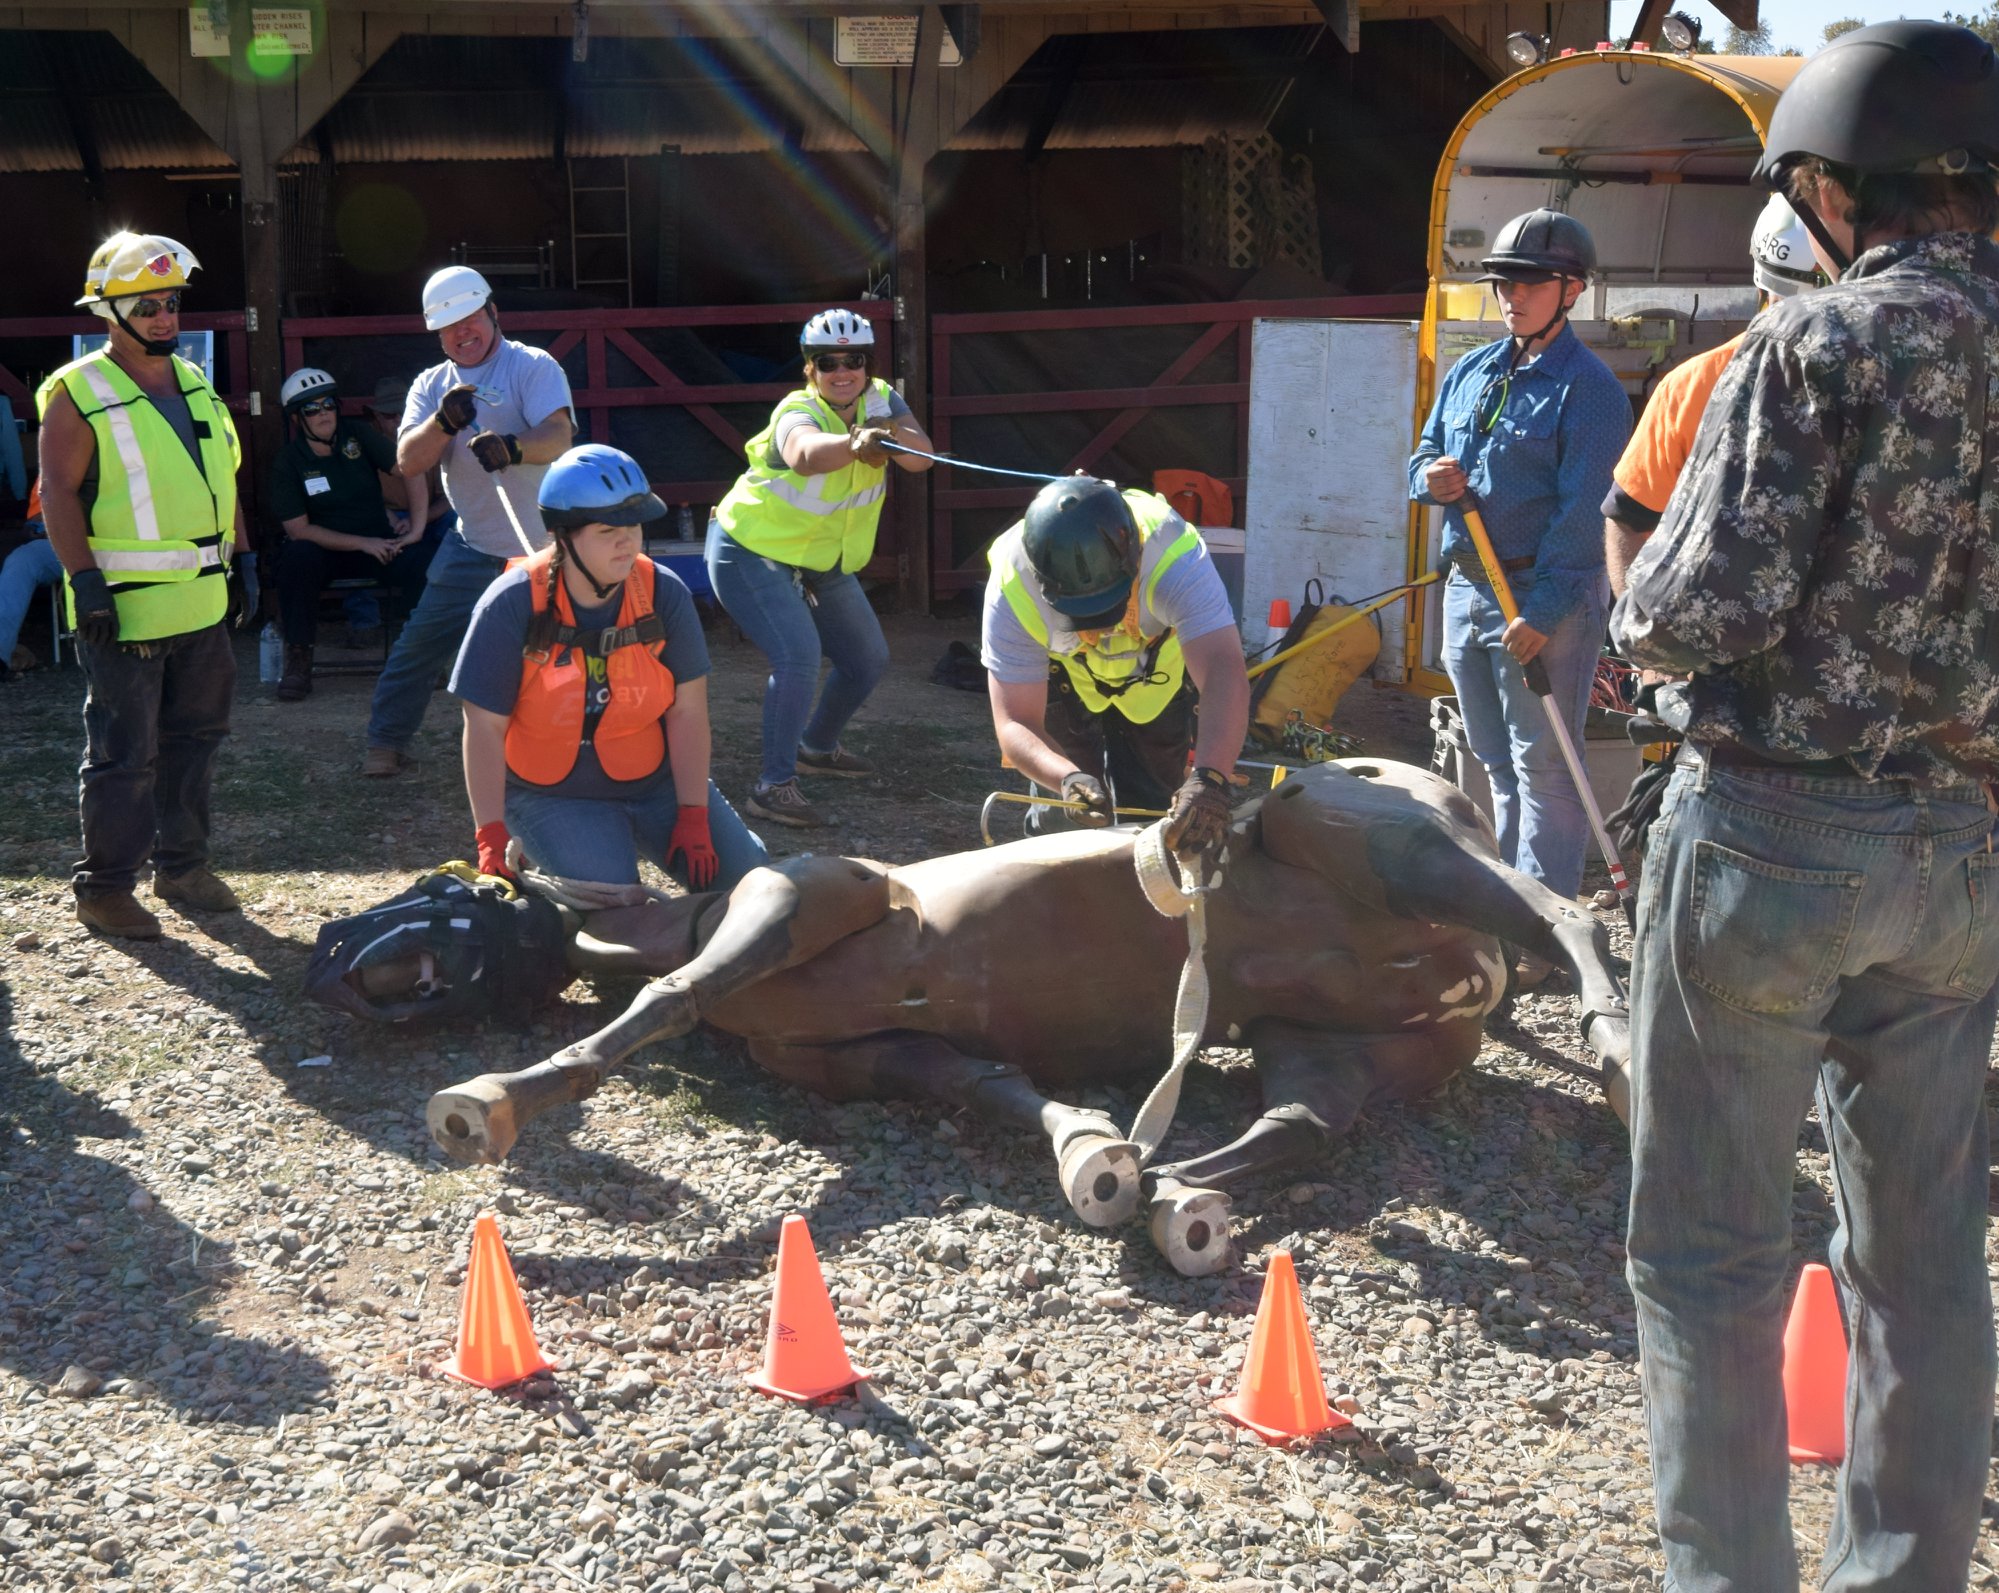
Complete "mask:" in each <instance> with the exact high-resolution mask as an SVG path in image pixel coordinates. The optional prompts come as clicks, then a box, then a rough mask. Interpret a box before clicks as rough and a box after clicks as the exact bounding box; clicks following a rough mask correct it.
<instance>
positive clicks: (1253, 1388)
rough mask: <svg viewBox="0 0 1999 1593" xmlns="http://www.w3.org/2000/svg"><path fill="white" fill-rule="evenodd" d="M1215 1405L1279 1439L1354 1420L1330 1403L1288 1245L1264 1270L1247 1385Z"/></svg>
mask: <svg viewBox="0 0 1999 1593" xmlns="http://www.w3.org/2000/svg"><path fill="white" fill-rule="evenodd" d="M1215 1409H1217V1410H1219V1411H1221V1412H1222V1413H1223V1414H1224V1415H1225V1416H1228V1417H1230V1418H1232V1419H1233V1420H1235V1421H1238V1422H1241V1423H1242V1425H1243V1426H1245V1427H1247V1428H1248V1429H1249V1430H1250V1431H1251V1432H1254V1433H1259V1434H1261V1435H1262V1436H1263V1437H1264V1438H1265V1439H1267V1440H1269V1441H1270V1442H1271V1443H1273V1444H1275V1443H1282V1442H1283V1441H1284V1440H1285V1439H1287V1438H1309V1437H1311V1436H1312V1435H1313V1434H1314V1433H1323V1432H1326V1431H1328V1430H1330V1429H1332V1428H1335V1427H1351V1426H1352V1425H1353V1423H1352V1422H1350V1421H1348V1420H1347V1419H1346V1417H1344V1416H1342V1415H1341V1414H1340V1413H1339V1412H1338V1411H1336V1410H1334V1409H1333V1408H1332V1406H1330V1405H1328V1404H1327V1403H1326V1380H1325V1379H1324V1378H1323V1377H1321V1376H1320V1375H1319V1352H1318V1350H1317V1349H1315V1348H1314V1347H1313V1344H1312V1327H1311V1324H1310V1323H1308V1322H1307V1321H1306V1320H1305V1301H1304V1297H1303V1296H1301V1295H1300V1294H1299V1293H1298V1274H1297V1272H1296V1271H1294V1270H1293V1268H1292V1265H1291V1252H1290V1251H1288V1250H1279V1251H1277V1252H1275V1253H1274V1254H1273V1255H1272V1256H1271V1258H1270V1270H1269V1271H1268V1272H1266V1273H1265V1274H1264V1275H1263V1300H1262V1302H1261V1303H1260V1304H1259V1305H1258V1306H1257V1308H1256V1327H1255V1328H1254V1329H1253V1330H1252V1331H1251V1333H1250V1336H1249V1359H1248V1360H1247V1361H1245V1362H1244V1363H1243V1368H1242V1388H1241V1390H1240V1391H1239V1392H1238V1393H1235V1394H1232V1395H1230V1396H1229V1398H1227V1399H1221V1400H1216V1401H1215Z"/></svg>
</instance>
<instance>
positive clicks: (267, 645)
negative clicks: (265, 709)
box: [257, 620, 285, 686]
mask: <svg viewBox="0 0 1999 1593" xmlns="http://www.w3.org/2000/svg"><path fill="white" fill-rule="evenodd" d="M284 673H285V639H284V637H283V636H282V635H281V634H280V633H279V631H278V622H277V621H276V620H271V621H270V622H269V623H268V624H266V625H265V626H264V634H263V635H262V637H260V638H259V639H258V642H257V679H259V680H261V681H262V682H263V683H264V684H265V685H266V686H275V685H276V684H277V683H278V682H279V681H280V680H282V679H283V678H284Z"/></svg>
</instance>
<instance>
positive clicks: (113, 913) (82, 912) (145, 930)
mask: <svg viewBox="0 0 1999 1593" xmlns="http://www.w3.org/2000/svg"><path fill="white" fill-rule="evenodd" d="M76 921H77V922H78V923H79V924H82V925H83V926H84V927H85V928H86V929H94V930H96V931H97V933H98V934H100V935H116V936H117V937H118V938H119V939H120V940H158V939H159V938H160V921H159V920H158V919H157V918H155V917H154V916H153V915H152V914H151V913H149V912H147V911H146V909H145V908H143V907H141V906H140V905H139V899H138V898H137V897H136V896H134V895H133V894H132V893H131V892H130V891H94V892H92V893H91V894H90V895H88V896H79V897H77V899H76Z"/></svg>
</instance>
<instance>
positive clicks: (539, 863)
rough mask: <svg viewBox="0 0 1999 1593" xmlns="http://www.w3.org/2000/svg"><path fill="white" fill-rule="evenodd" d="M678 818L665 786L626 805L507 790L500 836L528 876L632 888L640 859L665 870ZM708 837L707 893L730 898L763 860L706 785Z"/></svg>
mask: <svg viewBox="0 0 1999 1593" xmlns="http://www.w3.org/2000/svg"><path fill="white" fill-rule="evenodd" d="M679 816H680V800H679V798H678V797H676V796H675V795H674V793H673V782H672V781H671V780H662V781H661V782H660V783H659V784H658V786H656V787H655V788H654V789H653V790H652V791H650V792H648V793H647V794H646V795H644V796H642V797H638V798H636V799H634V800H632V801H604V800H599V799H595V798H591V797H564V796H556V795H554V794H553V793H551V792H547V791H529V790H524V789H523V788H521V787H520V786H514V785H510V786H508V787H507V828H508V829H510V830H512V831H513V833H514V834H516V835H518V836H519V837H520V838H521V845H522V846H523V847H524V848H525V849H526V851H527V855H528V859H529V861H530V862H532V863H533V864H534V866H535V867H536V868H538V869H541V870H542V871H543V872H545V873H550V874H560V875H562V876H563V877H564V878H565V879H581V880H595V881H597V882H598V883H600V884H605V885H635V884H637V883H638V878H639V859H640V858H641V857H646V858H650V859H651V860H652V861H653V862H655V863H658V864H660V865H661V866H662V867H663V866H664V865H665V862H666V843H667V840H668V839H669V837H671V836H672V834H673V821H674V820H675V819H676V818H678V817H679ZM708 832H709V835H710V836H711V837H712V838H713V840H714V842H715V856H716V860H717V869H716V874H715V882H714V883H713V884H712V885H710V886H708V887H707V888H708V889H709V890H713V891H726V890H733V889H734V888H735V886H736V884H737V883H738V882H739V881H740V880H741V879H742V877H743V876H744V875H745V874H747V873H749V871H750V870H751V869H753V868H760V867H762V866H763V864H765V863H766V862H768V861H769V860H770V854H769V853H768V852H766V851H765V850H764V844H763V842H762V841H760V840H758V839H757V837H756V836H754V835H752V834H751V833H750V831H749V829H748V827H747V826H745V825H744V823H743V821H742V820H741V819H740V818H738V817H737V816H736V810H735V809H734V808H732V807H730V806H729V804H728V801H727V799H726V798H725V797H723V795H722V793H721V792H720V791H718V790H716V788H715V782H714V781H713V780H710V781H709V782H708ZM673 877H674V878H675V879H676V880H678V881H679V882H680V883H681V884H682V885H687V883H688V881H687V875H686V872H685V870H683V869H679V868H676V869H674V870H673ZM690 888H691V887H690Z"/></svg>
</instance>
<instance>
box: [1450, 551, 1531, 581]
mask: <svg viewBox="0 0 1999 1593" xmlns="http://www.w3.org/2000/svg"><path fill="white" fill-rule="evenodd" d="M1444 562H1445V563H1447V564H1448V565H1450V566H1451V568H1453V569H1455V570H1456V571H1457V572H1458V574H1460V575H1462V576H1463V577H1464V578H1465V579H1466V580H1467V581H1476V582H1478V583H1479V585H1481V586H1484V585H1487V584H1489V583H1488V582H1487V581H1486V578H1485V566H1484V565H1483V564H1481V563H1480V562H1479V557H1478V555H1477V554H1476V553H1465V552H1462V551H1453V552H1452V553H1450V554H1449V555H1448V556H1447V557H1446V559H1445V561H1444ZM1499 567H1500V569H1502V570H1504V571H1505V572H1506V573H1507V574H1508V575H1516V574H1518V573H1519V572H1520V571H1522V570H1531V569H1533V568H1534V555H1533V554H1531V553H1529V554H1527V555H1526V556H1525V557H1524V558H1518V559H1501V560H1500V561H1499Z"/></svg>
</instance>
